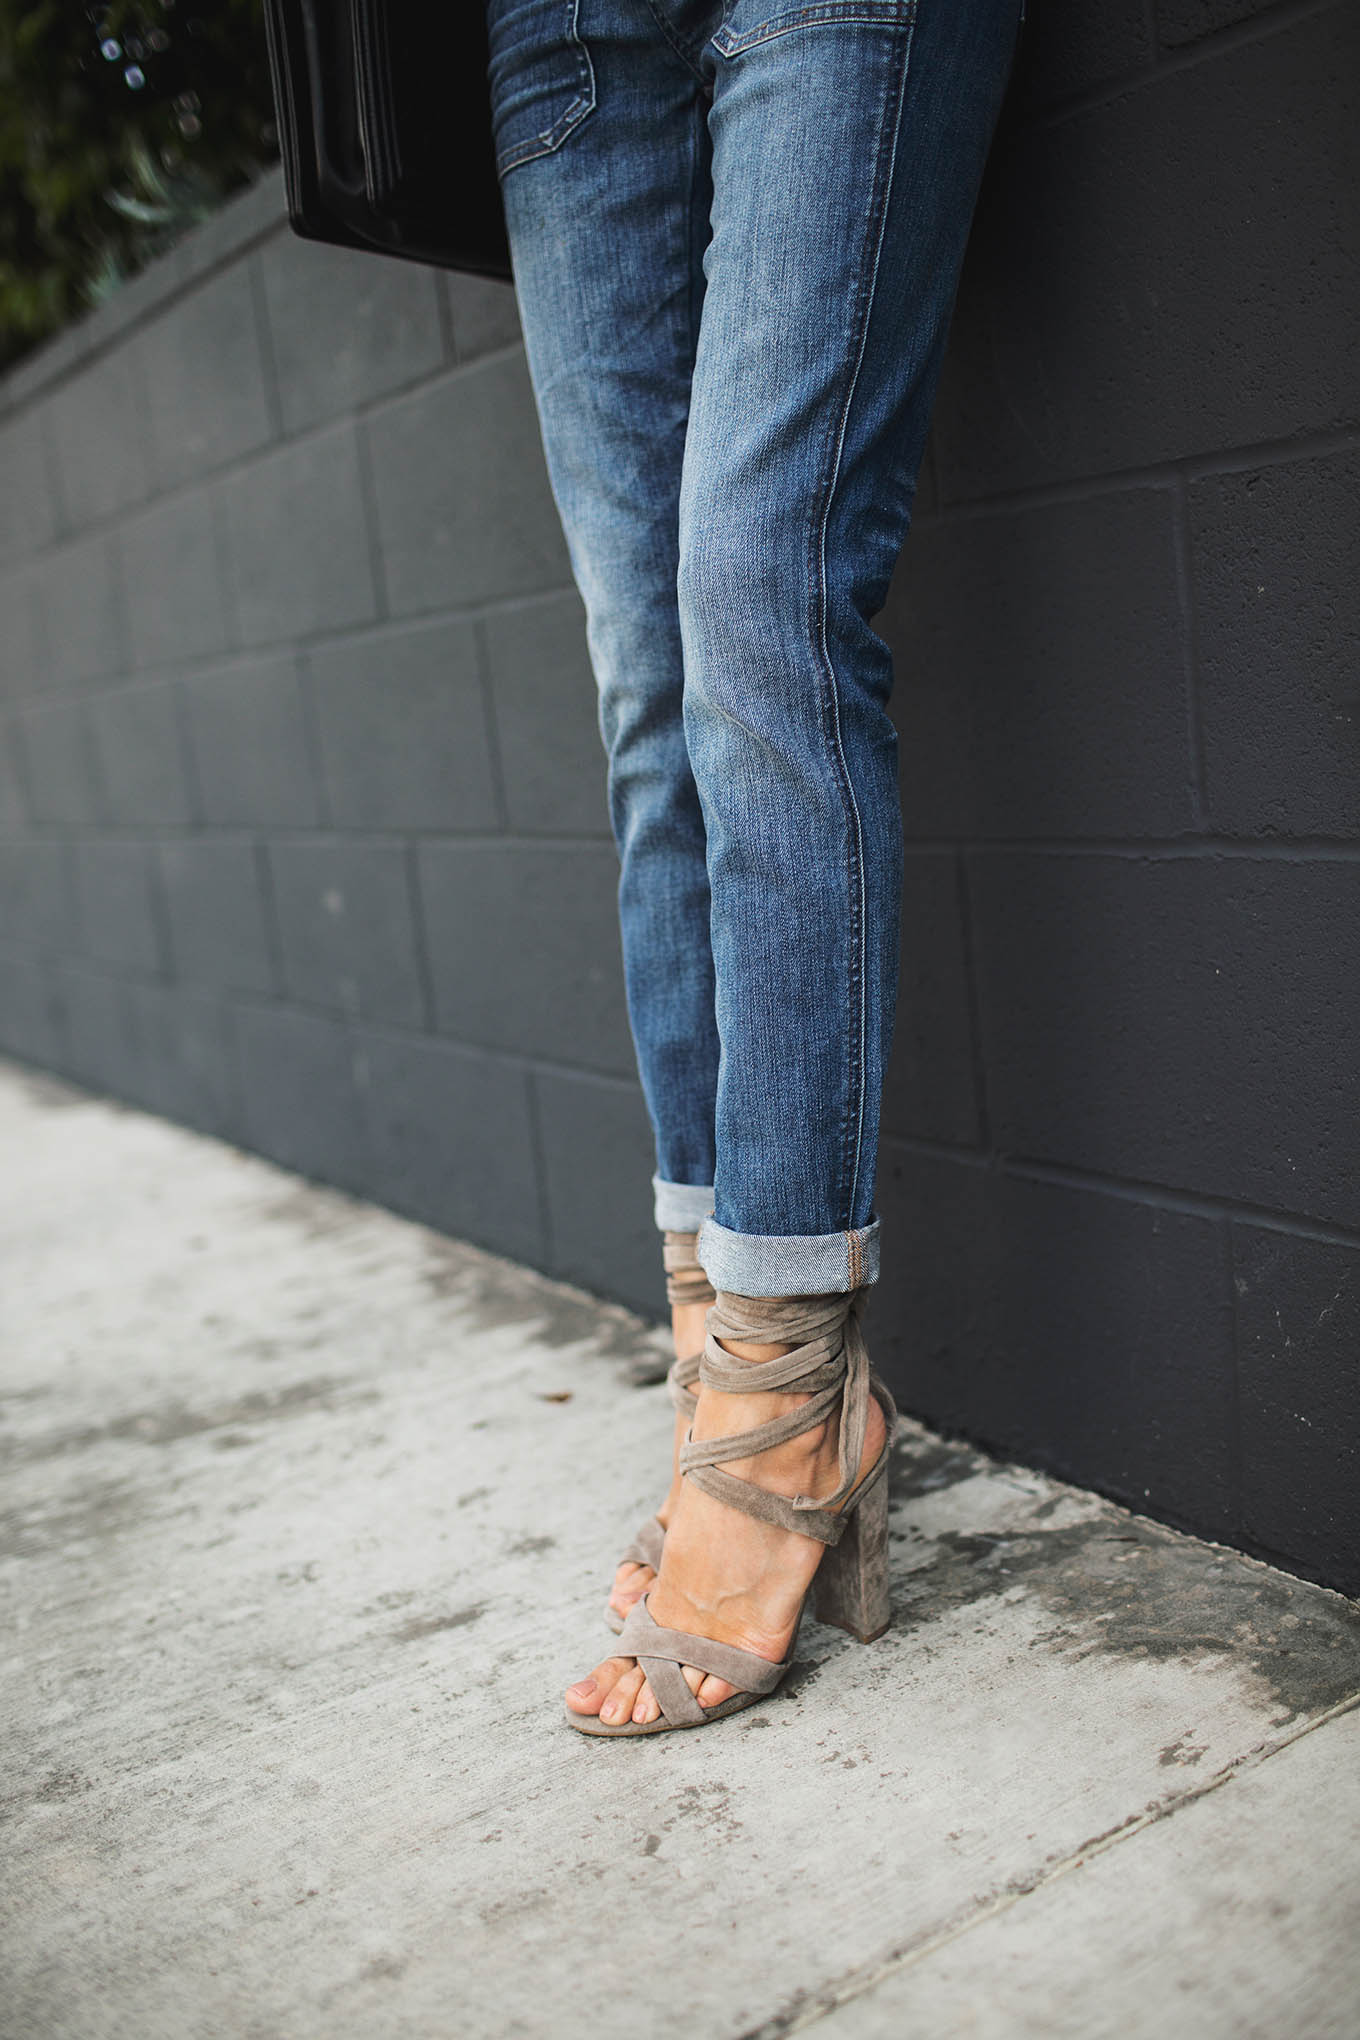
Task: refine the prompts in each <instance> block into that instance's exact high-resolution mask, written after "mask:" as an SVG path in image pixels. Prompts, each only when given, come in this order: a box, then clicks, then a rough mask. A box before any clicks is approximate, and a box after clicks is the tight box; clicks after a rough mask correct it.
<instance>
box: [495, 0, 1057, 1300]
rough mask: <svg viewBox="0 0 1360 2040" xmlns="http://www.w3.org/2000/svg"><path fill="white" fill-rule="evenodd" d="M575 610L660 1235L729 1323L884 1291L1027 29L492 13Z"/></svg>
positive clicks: (516, 218)
mask: <svg viewBox="0 0 1360 2040" xmlns="http://www.w3.org/2000/svg"><path fill="white" fill-rule="evenodd" d="M488 19H489V28H490V47H491V65H490V82H491V92H492V113H493V119H494V123H495V129H496V144H497V150H498V158H499V162H500V166H501V176H502V189H503V192H504V197H505V205H506V213H507V218H508V222H509V229H510V242H511V250H512V256H513V261H514V268H515V282H516V288H517V291H518V295H519V302H520V308H521V314H522V318H523V324H524V334H525V342H526V347H527V352H528V360H529V368H530V374H531V376H532V380H533V386H534V392H535V397H536V401H537V405H538V411H539V417H540V421H541V424H542V429H543V440H544V446H545V449H546V453H547V460H548V470H549V474H550V477H551V481H552V486H553V490H554V494H555V496H556V500H557V504H558V508H559V510H560V512H561V516H562V522H563V527H564V530H565V532H566V537H567V544H568V547H569V550H570V555H571V562H572V569H573V572H574V574H575V577H576V581H577V584H578V586H579V587H580V590H581V594H582V597H583V599H584V602H585V606H586V612H587V618H588V627H589V637H590V650H591V657H592V661H593V664H594V670H595V674H596V677H597V680H598V682H599V690H600V728H601V733H602V736H603V738H604V743H605V746H606V750H607V753H608V758H609V800H610V815H611V821H612V825H613V830H614V835H615V840H616V842H617V844H618V848H619V852H620V857H621V872H620V886H619V909H620V921H621V928H622V936H623V953H624V966H625V974H626V980H627V987H628V1003H629V1014H630V1019H631V1023H632V1029H633V1038H634V1041H635V1044H636V1047H637V1056H638V1064H639V1068H640V1071H641V1075H642V1083H643V1089H644V1092H645V1095H646V1099H647V1105H648V1109H649V1111H650V1114H651V1118H652V1123H653V1126H654V1128H655V1132H656V1180H655V1189H656V1217H657V1222H658V1224H659V1225H661V1226H663V1227H671V1228H675V1229H677V1230H688V1229H691V1228H692V1227H693V1226H694V1225H695V1224H697V1223H698V1222H699V1221H700V1220H701V1219H702V1221H703V1225H702V1232H701V1235H700V1241H699V1248H698V1252H699V1258H700V1260H701V1261H702V1263H703V1265H704V1268H705V1269H706V1271H707V1273H708V1276H709V1278H710V1280H711V1281H712V1282H713V1284H714V1285H715V1286H716V1287H717V1288H720V1289H728V1290H735V1291H737V1292H740V1293H743V1294H746V1295H795V1294H807V1293H816V1292H823V1291H830V1290H840V1289H846V1288H853V1287H856V1286H858V1285H859V1284H861V1283H866V1282H871V1281H873V1280H874V1279H875V1277H876V1275H877V1272H878V1233H879V1227H878V1220H877V1217H876V1216H875V1212H874V1203H873V1197H874V1173H875V1164H876V1157H877V1146H878V1126H879V1106H880V1094H881V1091H882V1085H883V1075H884V1069H885V1065H886V1062H887V1057H888V1051H889V1046H890V1042H891V1037H892V1025H893V1011H894V1005H895V999H896V981H897V929H898V904H899V895H900V889H901V860H902V845H901V818H900V813H899V807H898V797H897V785H896V740H895V735H894V732H893V728H892V725H891V723H890V722H889V719H888V715H887V701H888V694H889V689H890V686H891V678H892V675H891V661H890V657H889V654H888V650H887V647H886V646H885V645H884V643H883V641H882V639H881V638H880V637H879V636H878V635H877V633H876V632H875V631H874V629H873V627H872V624H871V621H870V619H871V618H872V617H873V616H874V615H875V614H876V612H877V611H878V610H879V609H880V608H881V606H882V602H883V598H884V595H885V592H886V590H887V586H888V581H889V577H890V575H891V572H892V569H893V565H894V561H895V559H896V556H897V552H898V549H899V547H900V545H901V543H902V540H903V538H904V536H905V534H906V530H907V526H908V523H909V521H910V516H911V506H912V499H913V496H914V493H915V488H916V474H917V469H918V466H919V464H920V459H921V453H922V449H923V446H924V443H925V437H926V427H927V422H928V417H929V412H930V406H931V402H932V400H933V397H934V392H935V386H936V381H937V378H938V374H939V369H940V363H941V356H942V352H943V348H944V342H945V335H946V329H947V325H948V319H949V314H950V311H951V308H952V305H953V300H954V294H955V289H956V285H957V280H958V273H959V268H960V263H961V260H962V256H963V250H964V243H965V240H966V236H967V231H968V227H969V223H970V220H971V217H972V212H973V207H974V203H975V200H976V195H977V190H978V185H979V182H980V179H981V175H982V169H983V164H984V160H985V157H986V153H987V148H988V145H989V143H990V140H991V135H992V131H993V127H994V124H995V121H996V116H997V113H998V110H999V107H1000V103H1001V99H1002V95H1003V92H1004V88H1005V85H1006V82H1007V79H1008V76H1009V73H1010V69H1011V65H1012V61H1013V58H1014V53H1015V48H1016V44H1017V38H1018V34H1019V27H1020V19H1021V0H821V4H816V5H808V6H792V7H789V6H780V5H779V0H735V4H729V5H727V6H725V7H724V6H714V5H711V4H707V0H488Z"/></svg>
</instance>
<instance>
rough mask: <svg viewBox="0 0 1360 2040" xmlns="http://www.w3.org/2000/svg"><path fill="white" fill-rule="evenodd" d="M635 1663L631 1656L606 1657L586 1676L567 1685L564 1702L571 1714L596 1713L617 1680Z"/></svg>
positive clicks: (616, 1683)
mask: <svg viewBox="0 0 1360 2040" xmlns="http://www.w3.org/2000/svg"><path fill="white" fill-rule="evenodd" d="M635 1664H636V1660H635V1659H633V1658H606V1659H605V1661H604V1663H603V1664H600V1665H596V1667H595V1669H594V1671H593V1672H592V1673H591V1674H590V1676H589V1677H588V1678H585V1679H579V1680H578V1681H577V1683H576V1684H575V1685H574V1686H568V1688H567V1691H566V1696H565V1697H566V1702H567V1705H568V1707H570V1709H571V1711H572V1713H573V1714H598V1713H599V1712H600V1711H601V1709H602V1708H603V1706H604V1704H605V1702H606V1701H607V1700H608V1698H609V1696H610V1694H611V1693H612V1692H613V1691H614V1688H615V1687H616V1686H617V1685H618V1682H619V1680H620V1679H621V1678H622V1677H623V1676H624V1674H625V1673H626V1672H629V1671H631V1670H632V1669H633V1668H634V1666H635Z"/></svg>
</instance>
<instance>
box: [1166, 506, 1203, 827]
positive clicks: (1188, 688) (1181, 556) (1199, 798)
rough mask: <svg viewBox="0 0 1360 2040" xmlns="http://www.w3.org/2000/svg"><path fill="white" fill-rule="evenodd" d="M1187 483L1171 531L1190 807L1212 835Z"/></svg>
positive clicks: (1173, 514)
mask: <svg viewBox="0 0 1360 2040" xmlns="http://www.w3.org/2000/svg"><path fill="white" fill-rule="evenodd" d="M1185 490H1186V484H1185V481H1184V479H1183V478H1181V479H1179V480H1178V481H1177V484H1176V487H1175V489H1174V490H1173V491H1172V509H1171V528H1172V532H1173V535H1174V543H1175V559H1176V594H1177V598H1178V600H1179V602H1180V611H1181V632H1180V644H1181V660H1182V667H1183V672H1184V678H1185V730H1186V746H1187V751H1188V754H1189V755H1188V758H1187V767H1188V774H1189V785H1190V807H1191V813H1192V815H1193V817H1194V822H1195V826H1196V827H1197V828H1198V829H1201V830H1203V831H1204V832H1205V834H1208V832H1209V829H1210V818H1209V796H1208V790H1207V787H1206V784H1205V758H1204V719H1203V714H1202V711H1201V708H1200V699H1199V643H1198V637H1197V633H1196V616H1195V566H1194V558H1193V555H1192V552H1191V545H1190V515H1189V507H1188V505H1187V503H1186V500H1185Z"/></svg>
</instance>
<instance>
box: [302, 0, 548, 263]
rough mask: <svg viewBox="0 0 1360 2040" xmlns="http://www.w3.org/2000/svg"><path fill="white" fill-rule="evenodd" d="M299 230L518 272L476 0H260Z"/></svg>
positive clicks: (418, 258) (423, 257) (417, 256)
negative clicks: (262, 0)
mask: <svg viewBox="0 0 1360 2040" xmlns="http://www.w3.org/2000/svg"><path fill="white" fill-rule="evenodd" d="M265 27H266V30H267V33H268V38H269V63H270V70H271V72H272V74H273V81H274V103H275V107H276V110H277V116H278V130H279V148H280V152H281V154H282V156H283V169H284V179H285V182H286V185H287V190H288V216H289V219H290V221H291V222H292V225H293V228H294V230H295V232H297V233H299V234H302V235H304V236H306V238H307V239H309V240H313V241H334V242H337V243H339V244H340V245H341V246H342V247H346V248H368V249H372V250H373V251H374V252H376V253H379V254H384V255H400V256H404V257H406V258H407V260H409V261H412V262H433V263H437V264H439V265H440V266H441V267H442V268H445V269H467V270H472V271H474V272H475V273H476V274H477V275H479V276H503V277H508V276H509V274H510V251H509V248H508V246H507V244H506V237H505V215H504V212H503V211H502V208H501V197H500V186H499V183H498V182H497V178H496V159H495V151H494V148H493V145H492V139H491V111H490V104H489V99H488V94H487V82H486V68H487V42H486V20H485V15H484V12H483V8H482V5H481V0H265Z"/></svg>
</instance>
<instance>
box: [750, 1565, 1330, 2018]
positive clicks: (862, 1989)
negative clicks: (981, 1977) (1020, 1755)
mask: <svg viewBox="0 0 1360 2040" xmlns="http://www.w3.org/2000/svg"><path fill="white" fill-rule="evenodd" d="M1236 1555H1237V1556H1239V1557H1240V1556H1241V1554H1240V1553H1238V1554H1236ZM1247 1562H1248V1563H1251V1564H1260V1563H1261V1561H1260V1560H1256V1559H1249V1560H1248V1561H1247ZM1328 1591H1330V1590H1329V1589H1326V1588H1320V1589H1319V1592H1328ZM1341 1598H1342V1596H1340V1595H1338V1596H1337V1599H1338V1600H1339V1599H1341ZM1357 1708H1360V1693H1353V1694H1350V1695H1349V1696H1348V1697H1347V1698H1346V1699H1344V1700H1338V1701H1337V1702H1335V1704H1334V1705H1333V1706H1331V1707H1326V1708H1323V1709H1321V1710H1320V1711H1319V1712H1318V1713H1317V1714H1315V1715H1310V1716H1309V1718H1308V1719H1307V1720H1306V1721H1303V1722H1299V1723H1297V1724H1296V1725H1295V1726H1294V1727H1292V1728H1290V1729H1288V1730H1286V1731H1285V1732H1284V1733H1283V1734H1281V1735H1277V1736H1269V1737H1266V1738H1264V1739H1263V1740H1262V1741H1261V1742H1259V1743H1257V1744H1255V1745H1254V1747H1253V1748H1251V1749H1250V1750H1248V1751H1246V1752H1245V1753H1244V1754H1243V1755H1242V1756H1241V1757H1239V1758H1236V1759H1235V1760H1234V1761H1233V1762H1232V1763H1229V1764H1225V1765H1224V1766H1223V1767H1222V1769H1221V1770H1219V1771H1216V1772H1215V1773H1214V1775H1213V1776H1212V1777H1211V1778H1205V1779H1204V1780H1202V1782H1201V1783H1199V1784H1198V1785H1190V1786H1187V1787H1186V1789H1185V1790H1184V1791H1183V1792H1179V1793H1177V1794H1176V1795H1175V1797H1174V1798H1172V1799H1170V1800H1168V1801H1167V1802H1165V1803H1164V1804H1162V1805H1160V1806H1157V1807H1154V1808H1153V1809H1152V1810H1151V1811H1150V1812H1147V1813H1140V1814H1131V1815H1130V1816H1129V1818H1128V1819H1127V1820H1124V1821H1121V1822H1120V1823H1119V1824H1118V1826H1116V1827H1113V1828H1110V1829H1108V1830H1107V1831H1106V1832H1105V1833H1104V1834H1099V1835H1093V1836H1092V1837H1091V1839H1090V1841H1088V1842H1083V1843H1082V1844H1081V1846H1080V1847H1079V1848H1077V1849H1074V1850H1072V1851H1071V1852H1070V1853H1069V1854H1068V1855H1066V1856H1065V1857H1064V1858H1063V1859H1062V1861H1061V1862H1059V1863H1055V1864H1054V1865H1053V1867H1052V1869H1051V1870H1048V1871H1045V1872H1043V1873H1042V1874H1041V1875H1039V1876H1037V1877H1034V1878H1031V1879H1027V1880H1025V1881H1024V1882H1023V1883H1022V1884H1020V1885H1019V1887H1018V1888H1016V1889H1014V1890H1007V1891H1002V1892H999V1893H998V1894H997V1895H996V1897H995V1898H992V1899H988V1900H984V1901H983V1903H982V1904H981V1905H978V1906H976V1907H973V1908H969V1909H967V1910H965V1911H963V1912H961V1913H960V1914H959V1915H957V1916H956V1917H955V1918H954V1919H953V1920H952V1921H949V1922H948V1923H946V1925H944V1926H943V1927H941V1928H939V1929H938V1930H936V1931H935V1932H933V1933H930V1934H926V1935H923V1936H922V1937H921V1938H920V1939H919V1940H918V1941H916V1942H913V1943H911V1944H909V1945H904V1946H903V1947H902V1948H900V1949H898V1950H895V1951H894V1952H893V1953H892V1954H891V1955H888V1956H887V1957H885V1958H884V1960H883V1961H882V1962H880V1963H875V1964H874V1965H873V1967H872V1968H870V1969H865V1970H860V1971H858V1972H856V1973H855V1974H854V1975H853V1976H849V1977H846V1978H844V1979H843V1980H842V1981H841V1982H840V1983H839V1984H833V1985H831V1986H830V1987H829V1988H828V1989H827V1990H826V1991H825V1992H821V1993H819V1994H818V2002H817V2003H816V2004H815V2005H807V2006H800V2007H799V2008H798V2009H797V2010H796V2011H794V2010H791V2011H789V2012H788V2013H787V2014H780V2013H776V2014H775V2015H774V2017H773V2018H771V2019H768V2020H764V2021H762V2023H761V2024H760V2025H758V2026H752V2027H749V2028H748V2029H747V2031H746V2032H744V2033H742V2034H740V2035H739V2036H738V2040H784V2036H785V2035H787V2034H793V2033H803V2032H807V2031H809V2030H810V2029H811V2028H814V2027H816V2026H817V2025H819V2024H820V2023H821V2021H822V2020H823V2019H825V2018H828V2017H829V2016H830V2015H831V2013H832V2012H836V2011H839V2010H840V2009H841V2008H842V2007H843V2006H845V2005H849V2004H853V2002H854V2000H855V1999H856V1998H859V1997H863V1996H864V1995H865V1994H866V1993H867V1992H868V1991H870V1990H872V1989H873V1988H874V1987H875V1986H876V1985H877V1984H880V1983H882V1982H883V1981H884V1980H885V1979H886V1978H887V1977H889V1976H895V1975H898V1974H900V1972H901V1971H902V1970H904V1969H909V1968H911V1967H912V1966H913V1964H915V1963H917V1962H922V1961H924V1960H925V1959H926V1958H927V1957H928V1956H930V1955H934V1954H936V1953H937V1952H938V1951H939V1950H940V1949H941V1948H947V1947H949V1946H950V1945H951V1944H952V1943H954V1942H956V1941H960V1940H962V1939H963V1938H964V1937H965V1936H966V1935H968V1934H970V1933H971V1932H972V1931H973V1930H974V1928H976V1927H980V1926H982V1925H983V1924H984V1923H985V1922H986V1921H987V1920H990V1919H994V1918H996V1916H997V1915H998V1914H999V1913H1004V1912H1009V1911H1010V1910H1011V1909H1012V1907H1014V1906H1017V1905H1020V1904H1022V1903H1023V1902H1024V1900H1025V1899H1027V1898H1030V1897H1032V1896H1033V1895H1034V1894H1035V1893H1037V1892H1040V1891H1046V1890H1047V1889H1048V1888H1049V1887H1050V1886H1051V1885H1054V1884H1056V1883H1058V1882H1059V1881H1060V1880H1061V1879H1062V1878H1065V1877H1070V1876H1071V1875H1072V1874H1073V1872H1074V1871H1077V1870H1080V1869H1081V1868H1082V1867H1083V1865H1084V1864H1086V1863H1088V1862H1090V1861H1091V1859H1092V1858H1093V1857H1096V1856H1104V1855H1106V1854H1108V1853H1109V1851H1110V1850H1111V1849H1116V1848H1119V1847H1120V1846H1121V1845H1122V1844H1123V1843H1125V1842H1131V1841H1132V1840H1133V1839H1134V1838H1135V1837H1136V1836H1138V1835H1140V1834H1143V1833H1145V1832H1146V1830H1147V1829H1149V1828H1153V1827H1157V1826H1160V1824H1161V1823H1162V1822H1163V1821H1168V1820H1171V1819H1172V1818H1174V1816H1175V1815H1176V1814H1178V1813H1180V1812H1181V1811H1182V1810H1183V1809H1184V1808H1185V1807H1187V1806H1192V1805H1194V1804H1195V1803H1196V1801H1198V1800H1201V1799H1207V1798H1209V1797H1210V1795H1211V1794H1213V1793H1215V1792H1219V1791H1221V1790H1222V1789H1223V1787H1224V1786H1225V1785H1230V1784H1232V1782H1233V1781H1234V1779H1236V1778H1240V1777H1243V1776H1244V1775H1246V1774H1247V1773H1249V1772H1251V1771H1254V1770H1257V1769H1259V1768H1260V1766H1261V1765H1262V1764H1266V1763H1269V1761H1270V1759H1271V1758H1272V1757H1274V1756H1278V1755H1279V1754H1280V1752H1281V1751H1282V1750H1287V1749H1289V1748H1290V1747H1291V1746H1292V1745H1293V1744H1294V1743H1296V1742H1300V1741H1301V1740H1302V1739H1303V1737H1305V1736H1308V1735H1311V1734H1313V1732H1314V1730H1316V1729H1319V1728H1324V1727H1325V1726H1326V1725H1327V1723H1328V1722H1329V1721H1336V1720H1339V1719H1340V1718H1341V1717H1342V1716H1344V1715H1347V1714H1351V1713H1354V1712H1355V1710H1356V1709H1357Z"/></svg>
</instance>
